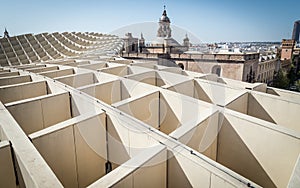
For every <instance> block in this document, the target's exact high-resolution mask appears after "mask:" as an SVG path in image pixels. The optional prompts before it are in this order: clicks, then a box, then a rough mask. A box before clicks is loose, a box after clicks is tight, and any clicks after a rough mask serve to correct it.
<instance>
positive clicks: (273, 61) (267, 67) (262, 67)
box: [256, 53, 280, 84]
mask: <svg viewBox="0 0 300 188" xmlns="http://www.w3.org/2000/svg"><path fill="white" fill-rule="evenodd" d="M279 67H280V61H279V59H278V58H277V57H276V54H272V53H271V54H261V56H260V59H259V63H258V69H257V74H258V77H257V80H256V81H257V82H263V83H267V84H269V83H271V82H272V81H273V78H274V73H275V72H277V71H278V70H279Z"/></svg>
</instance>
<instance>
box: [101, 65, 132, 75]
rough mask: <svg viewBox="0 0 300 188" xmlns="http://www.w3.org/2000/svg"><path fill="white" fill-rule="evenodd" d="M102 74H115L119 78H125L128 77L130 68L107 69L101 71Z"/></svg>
mask: <svg viewBox="0 0 300 188" xmlns="http://www.w3.org/2000/svg"><path fill="white" fill-rule="evenodd" d="M101 72H105V73H108V74H113V75H117V76H125V75H128V73H129V71H128V67H127V66H117V67H111V68H105V69H101Z"/></svg>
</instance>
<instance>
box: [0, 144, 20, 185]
mask: <svg viewBox="0 0 300 188" xmlns="http://www.w3.org/2000/svg"><path fill="white" fill-rule="evenodd" d="M11 149H12V148H11V147H10V144H9V142H8V141H2V142H1V141H0V187H17V185H16V177H15V172H14V165H13V158H12V151H11Z"/></svg>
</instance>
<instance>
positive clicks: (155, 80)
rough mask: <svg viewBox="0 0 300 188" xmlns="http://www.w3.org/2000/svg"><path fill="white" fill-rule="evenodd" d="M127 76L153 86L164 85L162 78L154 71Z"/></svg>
mask: <svg viewBox="0 0 300 188" xmlns="http://www.w3.org/2000/svg"><path fill="white" fill-rule="evenodd" d="M127 78H129V79H132V80H136V81H138V82H143V83H146V84H150V85H153V86H158V87H161V86H163V85H165V82H164V80H163V79H162V78H161V77H160V76H159V75H158V73H157V72H156V71H149V72H145V73H140V74H132V75H129V76H127Z"/></svg>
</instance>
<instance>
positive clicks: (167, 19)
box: [159, 6, 171, 23]
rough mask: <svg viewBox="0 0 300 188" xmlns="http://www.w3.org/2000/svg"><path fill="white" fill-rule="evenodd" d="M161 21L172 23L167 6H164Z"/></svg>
mask: <svg viewBox="0 0 300 188" xmlns="http://www.w3.org/2000/svg"><path fill="white" fill-rule="evenodd" d="M159 21H160V22H168V23H171V22H170V19H169V17H168V16H167V11H166V7H165V6H164V12H163V14H162V16H161V17H160V19H159Z"/></svg>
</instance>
